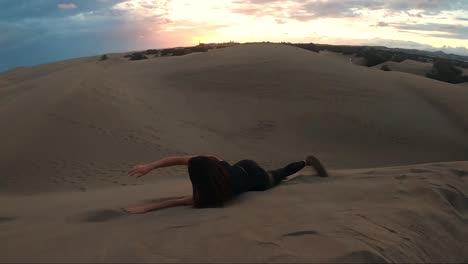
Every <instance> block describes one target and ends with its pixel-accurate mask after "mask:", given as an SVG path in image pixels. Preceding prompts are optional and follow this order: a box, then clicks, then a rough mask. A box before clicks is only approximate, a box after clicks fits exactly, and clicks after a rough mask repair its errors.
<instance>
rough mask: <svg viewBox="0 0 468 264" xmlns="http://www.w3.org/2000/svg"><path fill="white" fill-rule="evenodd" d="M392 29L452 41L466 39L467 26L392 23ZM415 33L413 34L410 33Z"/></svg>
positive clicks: (467, 33) (467, 34) (467, 35)
mask: <svg viewBox="0 0 468 264" xmlns="http://www.w3.org/2000/svg"><path fill="white" fill-rule="evenodd" d="M391 26H392V27H394V28H396V29H399V30H400V31H402V32H409V33H415V32H427V33H420V34H422V35H424V36H427V37H437V38H452V39H468V26H464V25H460V24H458V25H452V24H440V23H425V24H405V23H392V24H391ZM412 31H415V32H412Z"/></svg>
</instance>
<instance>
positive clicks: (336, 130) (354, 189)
mask: <svg viewBox="0 0 468 264" xmlns="http://www.w3.org/2000/svg"><path fill="white" fill-rule="evenodd" d="M122 56H123V54H111V55H109V57H110V59H109V60H106V61H99V57H92V58H82V59H76V60H70V61H64V62H59V63H53V64H48V65H40V66H36V67H31V68H21V69H17V70H15V71H11V72H7V73H4V74H1V75H0V125H1V127H2V129H1V130H0V137H1V138H2V148H1V149H0V168H1V169H2V174H1V176H0V181H1V183H2V184H1V185H0V193H1V195H2V198H1V199H0V201H1V204H0V205H1V206H2V208H5V209H4V210H3V211H2V213H1V214H3V215H0V239H1V240H2V241H8V242H2V246H3V247H2V248H3V249H5V250H3V251H1V252H0V261H2V262H25V261H34V260H39V261H44V262H63V261H66V262H71V261H73V262H77V261H84V262H145V261H163V262H173V261H175V262H178V261H249V262H252V261H279V262H290V261H326V262H333V261H342V262H348V261H356V260H357V261H370V262H373V261H388V262H413V261H416V262H435V261H460V262H461V261H463V260H465V261H466V260H468V256H467V255H466V253H465V252H468V250H467V249H468V247H467V245H468V244H467V241H466V239H465V237H467V236H466V234H465V233H466V230H467V228H466V224H467V215H466V210H467V208H468V201H467V198H466V194H467V193H468V189H467V188H468V186H467V185H466V175H467V174H468V164H467V163H466V162H453V161H463V160H467V159H468V157H467V156H468V140H467V139H468V135H467V132H468V108H467V107H466V101H467V99H468V90H466V89H460V86H457V85H451V84H447V83H443V82H439V81H434V80H431V79H428V78H425V77H422V76H416V75H409V74H405V73H400V72H383V71H376V70H375V69H371V68H365V67H358V66H356V65H353V64H350V63H345V62H344V61H342V60H338V59H333V58H330V57H329V56H323V55H321V54H316V53H313V52H310V51H307V50H303V49H299V48H295V47H292V46H285V45H277V44H249V45H240V46H236V47H232V48H226V49H219V50H211V51H209V52H207V53H196V54H190V55H186V56H182V57H162V58H151V59H148V60H142V61H127V60H126V59H124V58H123V57H122ZM196 153H210V154H216V155H217V156H220V157H223V158H224V159H226V160H227V161H229V162H231V163H232V162H236V161H238V160H240V159H247V158H250V159H254V160H256V161H257V162H258V163H259V164H260V165H262V166H265V167H266V168H276V167H279V166H282V165H285V164H287V163H288V162H291V161H296V160H299V159H303V157H304V156H305V155H306V154H308V153H315V154H316V155H317V156H319V157H320V158H321V159H323V161H324V162H325V164H326V165H327V166H328V167H329V168H331V169H332V175H333V177H331V178H330V179H326V180H323V179H319V178H315V177H313V176H312V175H311V174H312V173H311V172H310V171H309V170H307V169H306V170H304V171H303V172H300V173H299V174H301V175H302V174H303V175H305V176H302V177H297V178H295V180H292V181H290V182H288V183H287V184H285V185H283V186H281V187H279V188H277V189H274V190H270V191H268V192H264V193H248V194H245V195H243V196H242V197H240V199H238V200H236V201H234V202H233V204H232V205H230V206H228V207H226V208H223V209H203V210H193V209H190V208H174V209H168V210H163V211H160V212H155V213H150V214H146V215H138V216H134V215H131V216H129V215H122V214H121V213H120V212H119V211H118V210H117V209H118V207H119V206H125V205H130V204H133V203H138V202H139V201H140V200H142V199H159V198H164V197H169V196H178V195H184V194H187V193H190V186H189V182H188V178H187V169H186V168H185V167H172V168H164V169H161V170H158V171H155V172H154V173H152V174H151V176H148V177H145V178H142V179H140V180H138V181H135V180H134V179H131V178H129V177H128V176H126V171H127V170H128V169H129V168H130V167H131V166H133V165H134V164H136V163H139V162H147V161H153V160H156V159H159V158H162V157H165V156H170V155H185V154H196ZM438 162H445V163H438ZM421 163H424V164H422V165H414V164H421ZM403 165H411V166H408V167H391V166H403ZM379 167H380V168H379ZM363 168H375V169H363ZM299 176H300V175H299ZM271 208H274V209H275V210H272V209H271ZM213 248H216V250H213Z"/></svg>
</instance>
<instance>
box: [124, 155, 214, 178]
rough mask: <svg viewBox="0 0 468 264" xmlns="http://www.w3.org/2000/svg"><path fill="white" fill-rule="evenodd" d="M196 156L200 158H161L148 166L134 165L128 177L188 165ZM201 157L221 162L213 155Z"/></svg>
mask: <svg viewBox="0 0 468 264" xmlns="http://www.w3.org/2000/svg"><path fill="white" fill-rule="evenodd" d="M196 156H201V155H191V156H172V157H166V158H162V159H160V160H157V161H154V162H151V163H148V164H144V165H136V166H135V167H133V168H132V169H131V170H130V171H129V172H128V175H130V176H135V177H137V178H138V177H141V176H143V175H145V174H147V173H148V172H150V171H152V170H154V169H159V168H164V167H170V166H175V165H188V162H189V160H190V159H191V158H193V157H196ZM202 156H207V157H213V158H216V159H217V160H219V161H222V159H220V158H218V157H216V156H213V155H202Z"/></svg>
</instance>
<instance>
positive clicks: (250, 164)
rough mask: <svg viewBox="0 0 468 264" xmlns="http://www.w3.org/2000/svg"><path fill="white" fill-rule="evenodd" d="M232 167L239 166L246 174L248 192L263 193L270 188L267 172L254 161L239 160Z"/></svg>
mask: <svg viewBox="0 0 468 264" xmlns="http://www.w3.org/2000/svg"><path fill="white" fill-rule="evenodd" d="M233 166H240V167H242V168H243V169H244V170H245V171H246V172H247V174H248V179H249V183H248V185H249V187H248V190H249V191H264V190H266V189H268V188H270V187H271V186H272V184H271V181H270V177H269V176H268V172H267V171H266V170H265V169H263V168H262V167H260V165H258V164H257V162H255V161H254V160H248V159H246V160H241V161H238V162H236V163H235V164H234V165H233Z"/></svg>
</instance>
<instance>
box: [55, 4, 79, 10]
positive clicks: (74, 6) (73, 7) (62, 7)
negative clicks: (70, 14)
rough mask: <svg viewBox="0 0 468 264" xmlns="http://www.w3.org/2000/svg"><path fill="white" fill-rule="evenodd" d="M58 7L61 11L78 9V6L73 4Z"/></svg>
mask: <svg viewBox="0 0 468 264" xmlns="http://www.w3.org/2000/svg"><path fill="white" fill-rule="evenodd" d="M57 6H58V8H60V9H75V8H78V6H76V5H75V4H73V3H70V4H58V5H57Z"/></svg>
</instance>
